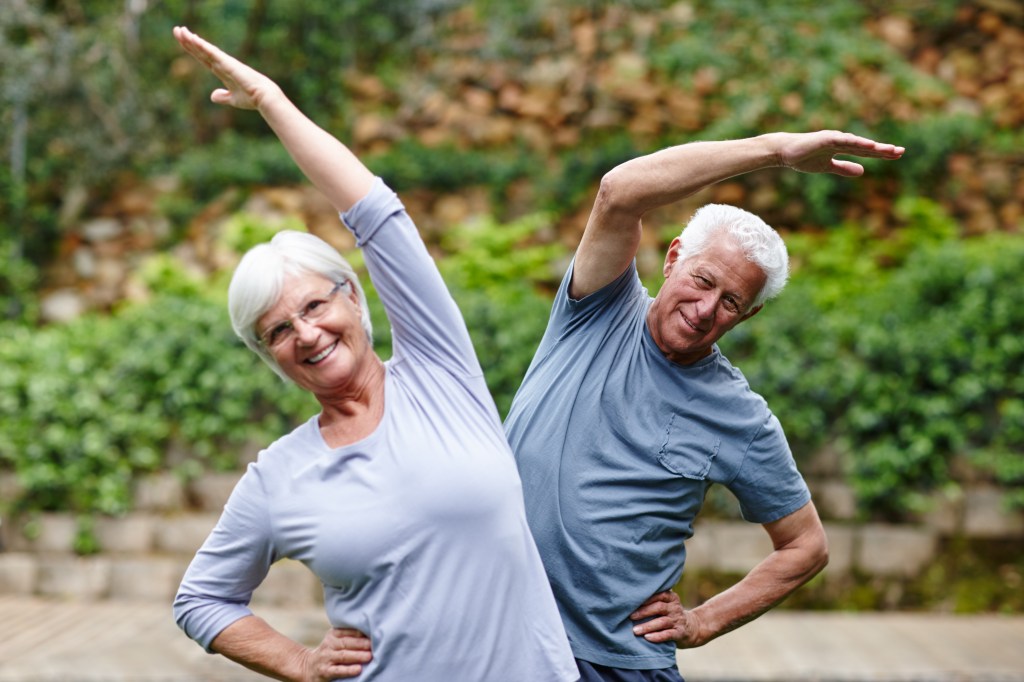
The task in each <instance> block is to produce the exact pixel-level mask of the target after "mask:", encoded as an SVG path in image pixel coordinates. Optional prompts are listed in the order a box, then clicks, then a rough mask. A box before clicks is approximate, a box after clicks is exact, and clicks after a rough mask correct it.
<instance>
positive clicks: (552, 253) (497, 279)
mask: <svg viewBox="0 0 1024 682" xmlns="http://www.w3.org/2000/svg"><path fill="white" fill-rule="evenodd" d="M548 229H550V219H549V218H548V216H545V215H543V214H537V215H532V216H527V217H524V218H521V219H519V220H517V221H515V222H513V223H510V224H507V225H500V224H497V223H494V222H492V221H489V220H482V221H478V222H475V223H471V224H467V225H462V226H457V227H455V228H453V229H452V230H449V231H448V232H447V233H445V235H444V236H443V238H442V246H443V247H444V248H445V249H446V250H447V251H448V253H449V254H450V255H448V257H446V258H444V259H443V260H442V261H441V262H440V264H439V267H440V269H441V273H442V275H443V276H444V277H445V281H446V282H447V283H448V286H449V289H450V290H451V291H452V296H453V297H454V298H455V300H456V301H457V302H458V304H459V307H460V309H461V310H462V314H463V317H464V318H465V320H466V325H467V326H468V327H469V333H470V336H472V338H473V343H474V346H475V348H476V351H477V356H478V357H479V358H480V364H481V366H482V367H483V369H484V376H485V377H486V378H487V385H488V386H489V387H490V389H491V393H492V395H493V396H494V400H495V402H496V403H497V405H498V410H499V412H500V413H501V414H502V415H504V414H505V413H507V412H508V408H509V406H510V405H511V404H512V398H513V397H514V396H515V392H516V390H517V389H518V388H519V384H520V382H521V381H522V379H523V376H524V375H525V374H526V369H527V367H529V365H530V361H531V360H532V359H533V352H534V351H535V350H536V349H537V344H538V343H540V339H541V336H542V335H543V334H544V328H545V327H546V326H547V321H548V315H549V313H550V311H551V300H550V298H548V297H546V296H543V295H542V294H540V293H539V290H540V287H541V286H544V285H550V284H551V282H553V281H557V280H558V279H560V277H561V275H562V273H561V272H559V271H558V267H559V266H560V265H562V264H565V255H566V254H565V250H564V249H563V248H562V247H561V246H559V245H557V244H552V243H551V242H550V241H549V240H547V239H542V238H541V236H542V233H543V232H544V231H545V230H548Z"/></svg>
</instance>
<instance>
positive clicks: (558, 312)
mask: <svg viewBox="0 0 1024 682" xmlns="http://www.w3.org/2000/svg"><path fill="white" fill-rule="evenodd" d="M575 264H576V259H575V258H573V260H572V262H571V263H569V268H568V269H567V270H566V272H565V276H564V277H562V283H561V284H560V285H559V287H558V293H557V294H556V295H555V300H554V302H553V303H552V306H551V318H550V319H549V321H548V332H549V333H550V332H555V333H556V334H557V335H558V336H562V335H563V334H565V333H567V332H570V331H571V330H572V329H574V328H577V327H578V326H580V325H584V324H587V323H588V322H589V321H591V320H593V318H594V317H595V316H597V315H599V314H603V312H606V311H607V308H608V307H609V306H612V305H615V304H619V303H623V302H625V301H626V300H627V299H629V298H630V297H631V296H634V295H638V294H644V295H646V291H645V290H644V288H643V285H642V284H641V283H640V276H639V275H638V274H637V271H636V261H633V262H632V263H630V265H629V267H628V268H626V269H625V271H624V272H623V273H622V274H621V275H619V276H618V277H616V278H615V280H613V281H612V282H610V283H609V284H606V285H605V286H603V287H602V288H600V289H598V290H597V291H595V292H593V293H590V294H587V295H586V296H584V297H583V298H581V299H574V298H572V297H570V296H569V285H570V284H571V283H572V273H573V268H574V267H575Z"/></svg>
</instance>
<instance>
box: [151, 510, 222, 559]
mask: <svg viewBox="0 0 1024 682" xmlns="http://www.w3.org/2000/svg"><path fill="white" fill-rule="evenodd" d="M218 517H219V515H218V514H182V515H180V516H168V517H166V518H162V519H160V521H159V523H158V524H157V529H156V549H157V551H160V552H167V553H169V554H179V555H182V556H188V557H191V556H192V555H194V554H195V553H196V550H198V549H199V548H200V547H201V546H202V544H203V542H204V541H205V540H206V536H207V535H209V534H210V531H211V530H213V527H214V526H215V525H217V519H218Z"/></svg>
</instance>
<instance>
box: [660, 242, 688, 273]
mask: <svg viewBox="0 0 1024 682" xmlns="http://www.w3.org/2000/svg"><path fill="white" fill-rule="evenodd" d="M682 250H683V243H682V241H680V239H679V237H676V238H675V239H673V240H672V243H671V244H669V245H668V251H667V252H666V253H665V266H664V267H663V268H662V270H661V271H662V274H664V275H665V279H668V276H669V273H671V272H672V267H673V266H674V265H675V264H676V263H677V262H679V255H680V253H681V252H682Z"/></svg>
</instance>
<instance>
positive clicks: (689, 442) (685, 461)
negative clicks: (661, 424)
mask: <svg viewBox="0 0 1024 682" xmlns="http://www.w3.org/2000/svg"><path fill="white" fill-rule="evenodd" d="M721 446H722V439H721V438H718V437H717V436H715V435H714V434H711V433H709V432H707V431H705V430H704V429H702V428H700V427H698V426H695V425H694V424H692V423H690V422H688V421H687V420H686V419H685V418H683V417H680V416H679V415H677V414H673V415H672V416H671V417H670V418H669V421H668V426H667V427H666V428H665V439H664V442H663V443H662V445H661V449H660V450H659V451H658V461H659V462H661V465H662V466H663V467H665V468H666V469H668V470H669V471H671V472H672V473H673V474H676V475H677V476H682V477H684V478H692V479H695V480H698V481H703V480H705V479H707V477H708V475H709V474H710V473H711V465H712V464H713V463H714V461H715V457H717V456H718V449H719V448H720V447H721Z"/></svg>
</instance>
